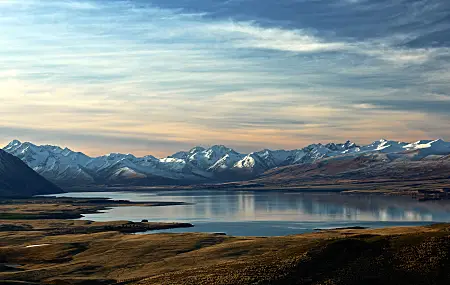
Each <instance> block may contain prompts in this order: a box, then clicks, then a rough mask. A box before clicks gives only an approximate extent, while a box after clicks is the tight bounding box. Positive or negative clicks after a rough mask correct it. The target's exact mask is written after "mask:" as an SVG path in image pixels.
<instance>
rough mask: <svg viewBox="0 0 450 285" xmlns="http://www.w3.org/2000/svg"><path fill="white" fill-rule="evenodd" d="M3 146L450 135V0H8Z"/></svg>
mask: <svg viewBox="0 0 450 285" xmlns="http://www.w3.org/2000/svg"><path fill="white" fill-rule="evenodd" d="M0 101H1V103H0V134H1V136H0V144H1V145H6V144H7V143H8V142H9V141H11V140H12V139H20V140H22V141H32V142H34V143H37V144H56V145H62V146H68V147H70V148H72V149H75V150H77V151H82V152H85V153H87V154H90V155H101V154H105V153H110V152H124V153H134V154H137V155H145V154H153V155H157V156H165V155H169V154H171V153H173V152H175V151H178V150H187V149H190V148H192V147H193V146H196V145H202V146H209V145H213V144H224V145H227V146H229V147H233V148H235V149H236V150H238V151H242V152H249V151H256V150H260V149H263V148H272V149H280V148H284V149H295V148H301V147H304V146H306V145H308V144H310V143H318V142H322V143H327V142H331V141H333V142H340V141H341V142H342V141H346V140H352V141H355V142H357V143H360V144H363V143H369V142H372V141H375V140H378V139H380V138H387V139H395V140H402V141H415V140H419V139H433V138H443V139H446V140H450V128H449V127H448V126H449V122H450V1H448V0H414V1H413V0H409V1H407V0H280V1H273V0H153V1H144V0H127V1H122V0H96V1H94V0H74V1H69V0H42V1H40V0H17V1H15V0H0Z"/></svg>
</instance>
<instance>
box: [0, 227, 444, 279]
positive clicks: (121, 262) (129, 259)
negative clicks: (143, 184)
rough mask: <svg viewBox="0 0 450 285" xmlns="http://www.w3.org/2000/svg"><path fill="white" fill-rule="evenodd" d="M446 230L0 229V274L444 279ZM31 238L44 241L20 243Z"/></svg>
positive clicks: (23, 276) (22, 276)
mask: <svg viewBox="0 0 450 285" xmlns="http://www.w3.org/2000/svg"><path fill="white" fill-rule="evenodd" d="M40 226H43V225H41V224H40ZM449 234H450V226H448V225H441V226H433V227H414V228H413V227H407V228H390V229H376V230H374V229H368V230H330V231H323V232H317V233H311V234H305V235H296V236H287V237H271V238H257V237H247V238H245V237H242V238H236V237H229V236H221V235H211V234H191V233H189V234H153V235H126V234H121V233H118V232H102V233H95V234H79V235H57V236H46V235H45V233H42V232H2V233H0V240H1V241H2V245H1V247H0V263H6V264H20V265H21V266H20V268H19V270H18V271H15V272H1V273H0V280H13V281H29V282H43V283H45V284H114V283H116V282H123V283H122V284H382V283H370V282H372V281H373V280H375V281H377V282H378V281H379V282H381V281H386V280H387V279H386V278H388V279H389V278H391V279H392V278H393V280H394V279H395V280H396V284H407V283H402V282H401V278H399V276H403V277H402V278H404V280H410V279H408V278H413V279H414V280H416V281H417V280H418V281H420V280H425V279H426V278H432V277H433V278H434V279H433V280H435V281H430V282H429V283H423V284H444V283H439V282H442V280H447V281H449V280H450V279H447V277H448V275H445V273H443V272H444V271H445V272H449V271H448V269H450V268H449V267H448V266H449V264H450V263H449V256H448V250H449V249H450V246H449V245H450V243H449ZM5 241H6V242H5ZM32 244H48V245H46V246H42V247H32V248H27V247H26V246H27V245H32ZM375 269H376V270H375ZM378 273H383V274H384V275H382V276H380V275H379V274H378ZM383 276H384V277H383ZM383 278H384V279H383ZM396 278H397V279H398V280H400V281H398V280H397V279H396ZM424 278H425V279H424ZM371 280H372V281H371ZM430 280H431V279H430ZM388 281H389V280H388ZM355 282H356V283H355ZM358 282H359V283H358ZM361 282H362V283H361ZM385 284H394V283H385ZM408 284H422V283H420V282H419V283H408Z"/></svg>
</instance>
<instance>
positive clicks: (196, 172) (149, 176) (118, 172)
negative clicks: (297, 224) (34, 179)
mask: <svg viewBox="0 0 450 285" xmlns="http://www.w3.org/2000/svg"><path fill="white" fill-rule="evenodd" d="M4 150H5V151H6V152H9V153H11V154H13V155H15V156H17V157H18V158H20V159H21V160H22V161H24V162H25V163H26V164H28V165H29V166H30V167H31V168H33V169H34V170H35V171H36V172H38V173H39V174H41V175H42V176H44V177H45V178H47V179H49V180H51V181H53V182H55V183H57V184H60V185H80V184H110V183H119V184H123V183H138V184H144V185H156V184H179V183H201V182H214V181H223V180H239V179H247V178H250V177H255V176H258V175H260V174H262V173H263V172H265V171H267V170H270V169H274V168H278V167H282V166H289V165H298V164H311V163H315V162H317V161H321V160H328V159H333V158H339V157H348V156H350V157H358V156H367V155H368V154H376V155H375V156H372V157H377V159H379V160H386V161H392V160H411V161H412V160H421V159H434V158H436V157H440V156H444V155H449V154H450V143H449V142H445V141H443V140H420V141H417V142H413V143H406V142H398V141H388V140H384V139H381V140H378V141H375V142H373V143H371V144H368V145H363V146H358V145H356V144H355V143H353V142H351V141H347V142H345V143H342V144H336V143H328V144H320V143H318V144H311V145H309V146H306V147H304V148H301V149H295V150H269V149H264V150H261V151H257V152H252V153H250V154H243V153H239V152H236V151H235V150H233V149H231V148H228V147H226V146H223V145H214V146H212V147H210V148H203V147H194V148H192V149H191V150H189V151H180V152H177V153H175V154H173V155H171V156H168V157H166V158H156V157H154V156H151V155H147V156H144V157H135V156H134V155H132V154H120V153H111V154H108V155H104V156H100V157H89V156H87V155H85V154H83V153H80V152H75V151H72V150H70V149H68V148H61V147H58V146H51V145H41V146H37V145H34V144H32V143H30V142H24V143H22V142H20V141H17V140H14V141H12V142H11V143H9V144H8V145H7V146H6V147H5V148H4Z"/></svg>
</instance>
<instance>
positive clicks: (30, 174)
mask: <svg viewBox="0 0 450 285" xmlns="http://www.w3.org/2000/svg"><path fill="white" fill-rule="evenodd" d="M61 192H63V191H62V190H61V189H60V188H58V187H57V186H55V185H54V184H52V183H51V182H49V181H48V180H46V179H45V178H43V177H42V176H40V175H39V174H38V173H36V172H35V171H34V170H33V169H31V168H30V167H28V166H27V165H26V164H25V163H23V162H22V161H21V160H20V159H19V158H17V157H15V156H13V155H11V154H9V153H7V152H5V151H3V150H1V149H0V197H27V196H32V195H39V194H55V193H61Z"/></svg>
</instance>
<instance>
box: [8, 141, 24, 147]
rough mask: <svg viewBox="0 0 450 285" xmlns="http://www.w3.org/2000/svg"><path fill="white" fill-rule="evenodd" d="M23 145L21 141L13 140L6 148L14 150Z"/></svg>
mask: <svg viewBox="0 0 450 285" xmlns="http://www.w3.org/2000/svg"><path fill="white" fill-rule="evenodd" d="M21 144H22V142H21V141H19V140H13V141H11V142H10V143H9V144H8V145H7V146H6V147H5V149H12V148H15V147H18V146H19V145H21Z"/></svg>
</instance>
